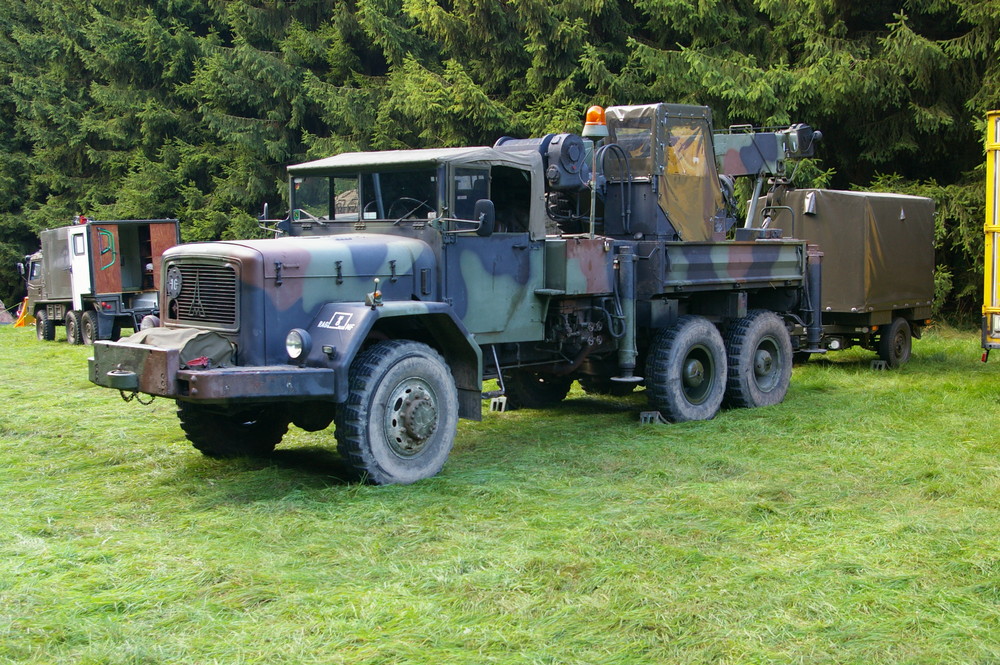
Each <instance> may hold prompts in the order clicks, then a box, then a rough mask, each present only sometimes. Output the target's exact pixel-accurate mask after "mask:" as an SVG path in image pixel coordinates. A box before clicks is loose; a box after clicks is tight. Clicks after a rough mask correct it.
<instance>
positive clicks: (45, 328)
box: [35, 307, 56, 342]
mask: <svg viewBox="0 0 1000 665" xmlns="http://www.w3.org/2000/svg"><path fill="white" fill-rule="evenodd" d="M35 335H36V336H37V337H38V341H40V342H51V341H52V340H54V339H55V338H56V324H55V321H53V320H52V319H50V318H49V313H48V312H47V311H45V308H44V307H43V308H42V309H40V310H38V311H37V312H35Z"/></svg>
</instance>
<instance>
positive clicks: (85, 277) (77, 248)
mask: <svg viewBox="0 0 1000 665" xmlns="http://www.w3.org/2000/svg"><path fill="white" fill-rule="evenodd" d="M39 240H40V244H41V249H39V251H37V252H35V253H34V254H32V255H31V256H26V257H25V260H24V263H21V264H18V268H19V271H20V272H21V274H22V276H23V277H24V279H25V282H26V286H27V292H28V295H27V301H26V307H27V308H28V309H27V311H28V312H29V313H31V314H32V316H34V317H35V330H36V332H37V334H38V339H39V340H44V341H51V340H53V339H55V336H56V327H57V326H66V340H67V341H68V342H69V343H70V344H92V343H93V342H94V341H96V340H99V339H118V338H119V337H120V336H121V330H122V328H132V329H134V330H138V329H139V327H140V325H141V322H142V320H143V319H144V318H145V317H147V316H152V315H155V314H156V312H157V311H158V304H157V287H158V286H159V278H160V271H159V268H160V265H159V264H160V257H161V256H162V254H163V251H164V250H165V249H166V248H168V247H172V246H173V245H176V244H177V243H178V242H179V241H180V236H179V226H178V222H177V220H176V219H124V220H123V219H118V220H106V221H105V220H95V219H87V218H86V217H84V216H80V217H77V218H76V223H74V224H72V225H70V226H62V227H59V228H55V229H47V230H45V231H42V232H41V233H40V234H39Z"/></svg>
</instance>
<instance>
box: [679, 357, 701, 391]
mask: <svg viewBox="0 0 1000 665" xmlns="http://www.w3.org/2000/svg"><path fill="white" fill-rule="evenodd" d="M704 382H705V365H703V364H702V362H701V361H700V360H698V359H697V358H692V359H689V360H688V361H687V363H686V364H685V365H684V385H686V386H688V387H689V388H697V387H699V386H701V384H703V383H704Z"/></svg>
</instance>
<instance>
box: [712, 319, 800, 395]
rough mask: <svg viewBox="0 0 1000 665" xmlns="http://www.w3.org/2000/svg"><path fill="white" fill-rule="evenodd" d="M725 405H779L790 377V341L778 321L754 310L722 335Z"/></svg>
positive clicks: (786, 331)
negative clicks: (724, 348)
mask: <svg viewBox="0 0 1000 665" xmlns="http://www.w3.org/2000/svg"><path fill="white" fill-rule="evenodd" d="M726 357H727V358H728V372H727V375H726V397H725V399H724V400H723V403H724V404H725V405H726V406H731V407H742V408H754V407H758V406H772V405H774V404H780V403H781V402H782V401H783V400H784V399H785V394H786V393H787V392H788V384H789V382H790V380H791V377H792V339H791V336H790V335H789V334H788V329H787V328H786V327H785V324H784V322H782V320H781V318H780V317H778V315H776V314H774V313H773V312H768V311H764V310H756V311H752V312H750V313H748V314H747V315H746V316H745V317H743V318H742V319H739V320H738V321H736V322H734V323H733V325H732V327H730V329H729V331H728V332H727V333H726Z"/></svg>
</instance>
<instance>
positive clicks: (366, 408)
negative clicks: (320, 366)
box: [335, 340, 458, 485]
mask: <svg viewBox="0 0 1000 665" xmlns="http://www.w3.org/2000/svg"><path fill="white" fill-rule="evenodd" d="M349 383H350V389H351V392H350V397H348V399H347V401H346V402H345V403H343V404H341V405H339V406H338V408H337V415H336V418H335V421H336V424H337V428H336V433H335V436H336V438H337V449H338V450H339V451H340V454H341V455H342V456H343V457H344V458H345V459H346V460H347V461H348V462H350V464H351V465H352V466H353V467H354V468H355V469H356V470H357V471H358V472H359V473H361V474H362V476H363V477H364V478H365V479H366V480H367V481H368V482H370V483H373V484H376V485H391V484H401V485H406V484H409V483H414V482H416V481H418V480H422V479H424V478H429V477H431V476H433V475H434V474H436V473H437V472H438V471H440V470H441V468H442V467H443V466H444V463H445V460H447V459H448V453H449V452H451V446H452V443H453V442H454V440H455V431H456V429H457V427H458V390H457V389H456V388H455V380H454V378H453V377H452V375H451V371H450V370H449V369H448V365H447V364H446V363H445V361H444V358H442V357H441V355H440V354H439V353H438V352H437V351H435V350H434V349H432V348H431V347H429V346H427V345H426V344H421V343H419V342H411V341H405V340H388V341H384V342H379V343H377V344H374V345H372V346H370V347H369V348H368V349H366V350H365V351H364V352H362V353H360V354H359V355H358V356H357V357H356V358H355V359H354V362H353V363H351V370H350V378H349Z"/></svg>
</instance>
